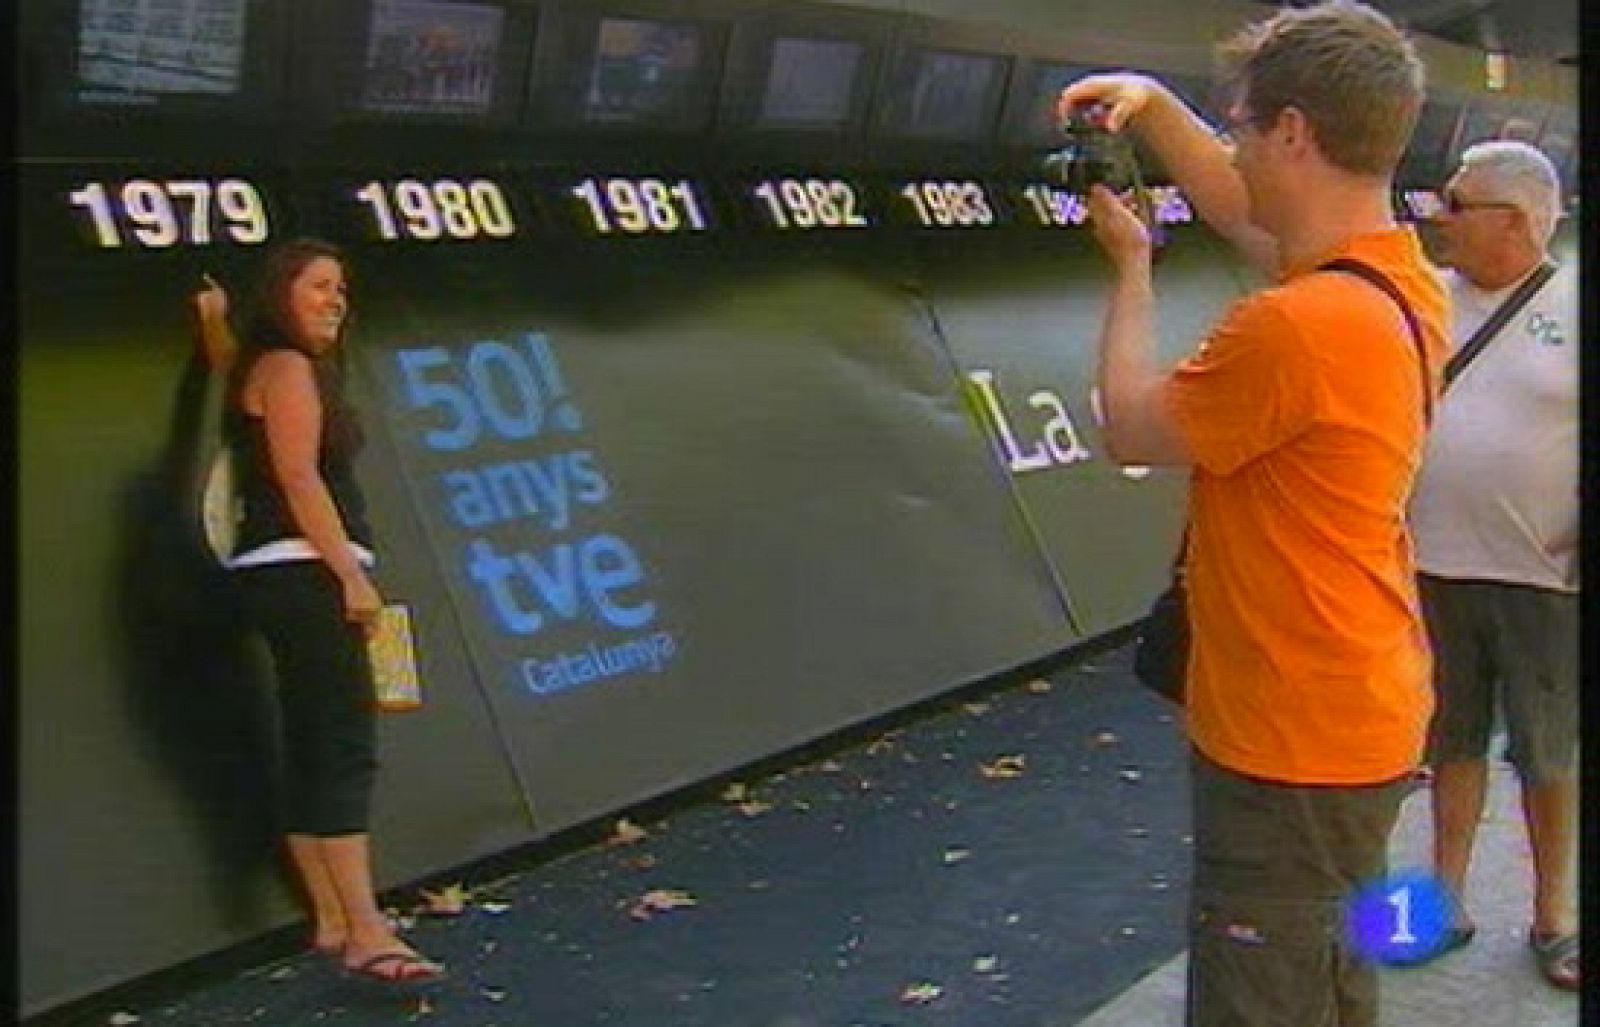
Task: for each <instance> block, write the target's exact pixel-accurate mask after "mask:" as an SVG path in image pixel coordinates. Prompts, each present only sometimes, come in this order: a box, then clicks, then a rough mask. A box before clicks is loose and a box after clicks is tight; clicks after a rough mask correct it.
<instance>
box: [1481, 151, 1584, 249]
mask: <svg viewBox="0 0 1600 1027" xmlns="http://www.w3.org/2000/svg"><path fill="white" fill-rule="evenodd" d="M1461 169H1462V170H1463V171H1468V170H1470V171H1471V172H1472V177H1473V178H1474V179H1475V180H1476V181H1478V182H1479V183H1480V184H1481V185H1482V186H1483V187H1484V188H1486V189H1488V190H1491V191H1493V193H1494V196H1495V198H1496V199H1499V200H1504V201H1505V202H1507V203H1515V204H1516V205H1517V206H1518V207H1520V208H1521V209H1522V212H1523V213H1524V214H1526V215H1527V216H1528V230H1529V232H1530V233H1531V234H1532V235H1533V241H1534V242H1535V243H1536V244H1538V246H1539V247H1540V248H1541V249H1543V248H1545V247H1547V246H1548V245H1549V244H1550V237H1551V236H1552V235H1554V234H1555V230H1556V219H1557V218H1559V217H1560V216H1561V179H1560V178H1559V177H1558V176H1557V175H1556V169H1555V165H1553V164H1551V163H1550V158H1549V157H1546V156H1545V155H1544V153H1543V152H1542V151H1540V150H1539V149H1538V148H1537V147H1533V146H1529V145H1528V144H1527V143H1524V142H1520V141H1518V140H1515V139H1494V140H1490V141H1488V142H1483V143H1474V144H1473V145H1472V146H1469V147H1467V148H1466V150H1465V151H1464V152H1463V153H1462V154H1461Z"/></svg>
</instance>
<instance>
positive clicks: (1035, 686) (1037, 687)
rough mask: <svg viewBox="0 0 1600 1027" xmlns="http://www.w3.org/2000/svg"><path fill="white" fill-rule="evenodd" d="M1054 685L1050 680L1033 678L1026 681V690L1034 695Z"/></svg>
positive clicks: (1040, 693)
mask: <svg viewBox="0 0 1600 1027" xmlns="http://www.w3.org/2000/svg"><path fill="white" fill-rule="evenodd" d="M1054 687H1055V685H1054V684H1053V683H1052V682H1049V681H1046V680H1045V679H1044V678H1034V679H1033V680H1032V681H1030V682H1028V691H1030V692H1032V693H1033V694H1034V695H1043V694H1044V693H1045V692H1048V691H1050V689H1052V688H1054Z"/></svg>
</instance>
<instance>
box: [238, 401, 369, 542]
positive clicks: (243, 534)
mask: <svg viewBox="0 0 1600 1027" xmlns="http://www.w3.org/2000/svg"><path fill="white" fill-rule="evenodd" d="M328 434H329V433H327V432H323V436H322V443H321V447H320V450H319V452H318V454H317V469H318V471H319V472H320V473H321V475H322V480H323V481H324V482H325V483H326V484H327V486H328V492H329V494H330V495H332V497H333V505H334V507H335V509H337V510H338V511H339V519H340V520H341V521H342V522H343V523H344V530H345V534H347V535H348V536H350V541H352V542H355V543H356V544H358V545H361V546H365V547H366V548H367V549H369V550H370V549H372V548H374V547H373V536H372V528H371V526H370V525H369V524H368V523H367V503H366V499H365V497H364V496H363V495H362V494H361V487H360V485H358V484H357V483H356V476H355V468H354V464H353V459H352V458H353V457H354V455H355V454H354V453H353V452H351V451H350V449H351V447H348V446H338V447H336V446H334V445H332V444H331V441H330V439H329V437H328ZM223 435H224V438H225V439H226V441H227V444H228V447H229V449H230V450H231V451H232V454H233V468H234V470H233V475H234V491H235V493H236V494H237V495H238V497H239V500H240V503H241V505H242V506H243V514H244V515H243V518H242V520H241V523H240V524H239V530H238V535H237V541H236V542H235V544H234V549H233V551H234V553H235V554H240V553H248V552H249V551H250V550H252V549H256V548H259V547H260V546H264V545H266V544H267V543H269V542H278V541H281V540H283V539H291V538H304V537H305V536H304V534H303V533H302V532H301V531H300V528H299V527H298V526H297V525H296V524H295V520H294V516H293V514H291V513H290V512H289V504H288V501H287V500H286V499H285V498H284V495H283V489H282V488H280V487H279V485H278V482H277V479H275V478H274V477H273V474H272V459H271V456H270V454H269V452H268V449H267V425H266V421H265V420H263V419H262V418H260V417H257V416H254V415H252V414H248V413H246V412H245V411H243V410H241V409H239V407H238V406H237V404H236V403H229V404H228V406H227V409H226V412H225V413H224V415H223Z"/></svg>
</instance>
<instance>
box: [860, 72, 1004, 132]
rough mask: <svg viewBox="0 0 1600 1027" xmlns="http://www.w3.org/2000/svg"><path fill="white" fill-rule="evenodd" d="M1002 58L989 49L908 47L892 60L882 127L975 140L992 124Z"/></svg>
mask: <svg viewBox="0 0 1600 1027" xmlns="http://www.w3.org/2000/svg"><path fill="white" fill-rule="evenodd" d="M1005 73H1006V60H1005V59H1004V58H1001V57H997V56H993V55H989V54H975V53H959V52H955V51H949V50H912V51H910V52H909V53H907V54H905V55H904V56H903V57H902V59H901V60H900V61H899V62H898V63H897V65H896V69H895V73H894V76H893V78H892V80H891V81H890V84H889V96H888V100H887V103H886V104H885V106H884V118H883V121H884V127H885V128H886V129H887V130H888V131H889V132H891V133H894V134H896V135H903V136H910V137H914V138H922V139H951V140H976V139H980V138H982V137H983V136H985V135H986V134H987V133H988V132H989V131H990V129H991V128H992V127H993V124H994V119H995V113H996V111H997V109H998V107H999V102H1000V98H1001V94H1002V92H1003V90H1004V88H1005Z"/></svg>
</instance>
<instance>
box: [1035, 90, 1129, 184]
mask: <svg viewBox="0 0 1600 1027" xmlns="http://www.w3.org/2000/svg"><path fill="white" fill-rule="evenodd" d="M1061 132H1062V135H1063V136H1065V137H1066V145H1064V146H1062V147H1061V149H1059V150H1056V151H1055V152H1054V153H1052V154H1050V155H1049V156H1048V157H1046V158H1045V166H1046V167H1047V168H1049V169H1050V171H1051V172H1052V173H1053V174H1054V175H1055V176H1056V177H1057V178H1058V179H1059V180H1060V182H1061V184H1062V185H1064V186H1066V187H1067V189H1068V190H1070V191H1071V192H1074V193H1077V194H1078V195H1080V196H1087V195H1088V193H1089V187H1090V186H1092V185H1095V184H1097V183H1098V184H1100V185H1103V186H1105V187H1106V188H1107V189H1110V190H1111V191H1112V192H1122V191H1123V190H1126V189H1135V188H1138V187H1139V186H1141V185H1142V182H1141V180H1140V175H1139V162H1138V158H1137V157H1136V156H1135V155H1134V151H1133V143H1132V142H1131V141H1130V140H1129V139H1128V138H1127V137H1125V136H1123V135H1121V134H1120V133H1116V132H1112V131H1110V130H1108V129H1107V128H1106V127H1105V111H1104V109H1103V108H1101V107H1099V106H1094V107H1087V108H1080V109H1079V110H1076V111H1073V112H1072V113H1071V114H1070V115H1068V117H1067V119H1066V120H1065V121H1063V122H1062V124H1061Z"/></svg>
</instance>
